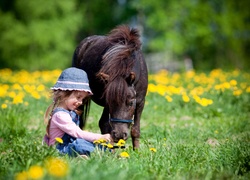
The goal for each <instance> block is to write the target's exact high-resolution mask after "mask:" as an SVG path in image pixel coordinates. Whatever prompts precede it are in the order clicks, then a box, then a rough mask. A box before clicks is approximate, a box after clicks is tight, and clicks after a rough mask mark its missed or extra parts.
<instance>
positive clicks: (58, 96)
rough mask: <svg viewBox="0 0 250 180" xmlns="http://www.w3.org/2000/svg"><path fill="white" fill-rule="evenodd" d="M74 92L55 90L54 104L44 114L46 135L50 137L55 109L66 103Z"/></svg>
mask: <svg viewBox="0 0 250 180" xmlns="http://www.w3.org/2000/svg"><path fill="white" fill-rule="evenodd" d="M73 92H74V91H68V90H66V91H62V90H53V91H52V96H53V102H52V103H51V104H50V105H49V107H48V108H47V109H46V111H45V114H44V123H45V124H46V125H47V127H46V135H47V136H48V137H49V128H50V121H51V118H52V115H53V111H54V109H55V108H56V107H57V106H58V105H59V104H60V102H62V101H64V100H65V99H66V98H67V97H69V96H70V95H71V94H72V93H73Z"/></svg>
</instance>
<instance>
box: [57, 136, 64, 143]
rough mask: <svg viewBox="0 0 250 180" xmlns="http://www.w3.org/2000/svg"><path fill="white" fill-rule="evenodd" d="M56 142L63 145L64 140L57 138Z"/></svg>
mask: <svg viewBox="0 0 250 180" xmlns="http://www.w3.org/2000/svg"><path fill="white" fill-rule="evenodd" d="M55 140H56V142H58V143H60V144H62V143H63V140H62V138H59V137H56V138H55Z"/></svg>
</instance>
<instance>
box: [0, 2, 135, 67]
mask: <svg viewBox="0 0 250 180" xmlns="http://www.w3.org/2000/svg"><path fill="white" fill-rule="evenodd" d="M130 1H132V0H117V1H114V0H106V1H100V0H92V1H89V0H71V1H68V0H60V1H57V0H47V1H44V0H32V1H30V0H1V1H0V42H1V43H0V68H5V67H10V68H13V69H22V68H23V69H29V70H36V69H54V68H64V67H66V66H70V64H71V57H72V54H73V51H74V49H75V47H76V45H77V44H78V43H79V42H80V41H81V40H82V39H83V38H85V37H87V36H90V35H94V34H100V35H104V34H107V33H108V32H109V31H110V30H111V29H113V28H114V27H115V26H117V25H119V24H122V23H129V19H130V17H131V16H133V14H135V13H136V11H135V10H133V8H132V9H131V7H130V6H129V3H128V2H130Z"/></svg>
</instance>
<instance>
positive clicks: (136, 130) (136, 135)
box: [131, 98, 145, 150]
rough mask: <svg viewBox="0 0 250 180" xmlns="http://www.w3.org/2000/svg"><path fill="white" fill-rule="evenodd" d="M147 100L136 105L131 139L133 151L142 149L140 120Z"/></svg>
mask: <svg viewBox="0 0 250 180" xmlns="http://www.w3.org/2000/svg"><path fill="white" fill-rule="evenodd" d="M144 103H145V99H144V98H143V100H142V101H141V102H140V103H138V104H136V109H135V114H134V125H133V126H132V128H131V138H132V143H133V149H134V150H135V149H139V147H140V120H141V114H142V110H143V108H144Z"/></svg>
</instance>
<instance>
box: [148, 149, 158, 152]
mask: <svg viewBox="0 0 250 180" xmlns="http://www.w3.org/2000/svg"><path fill="white" fill-rule="evenodd" d="M149 150H150V151H152V152H154V153H155V152H156V151H157V150H156V149H155V148H149Z"/></svg>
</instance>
